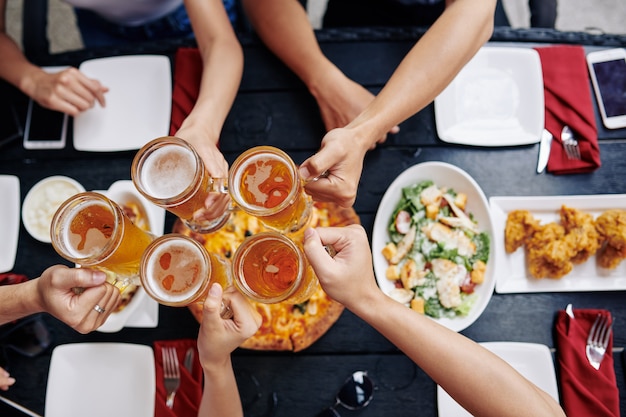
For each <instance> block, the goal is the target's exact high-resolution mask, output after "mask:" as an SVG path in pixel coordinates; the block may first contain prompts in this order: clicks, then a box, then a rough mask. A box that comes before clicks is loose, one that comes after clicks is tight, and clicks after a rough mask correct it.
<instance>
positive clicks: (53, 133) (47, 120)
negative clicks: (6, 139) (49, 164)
mask: <svg viewBox="0 0 626 417" xmlns="http://www.w3.org/2000/svg"><path fill="white" fill-rule="evenodd" d="M67 119H68V116H67V114H65V113H61V112H58V111H54V110H50V109H47V108H45V107H42V106H40V105H39V104H37V103H36V102H35V101H33V100H30V101H29V102H28V112H27V114H26V128H25V129H24V148H26V149H61V148H64V147H65V137H66V134H67Z"/></svg>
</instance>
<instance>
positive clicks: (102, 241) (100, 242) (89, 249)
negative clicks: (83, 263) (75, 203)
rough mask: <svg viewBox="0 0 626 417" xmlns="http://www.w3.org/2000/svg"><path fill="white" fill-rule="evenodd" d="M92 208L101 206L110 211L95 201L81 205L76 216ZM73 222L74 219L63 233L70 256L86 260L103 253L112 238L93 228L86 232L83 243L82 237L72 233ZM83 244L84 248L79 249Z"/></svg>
mask: <svg viewBox="0 0 626 417" xmlns="http://www.w3.org/2000/svg"><path fill="white" fill-rule="evenodd" d="M91 206H100V207H104V208H106V209H107V210H110V209H109V207H108V206H107V205H105V204H102V203H100V202H97V201H94V202H90V203H86V204H81V205H80V206H79V207H77V209H76V214H79V213H81V212H83V211H84V210H86V209H88V208H89V207H91ZM72 221H73V219H71V220H70V222H69V223H68V225H67V226H66V227H64V231H63V232H62V238H63V241H64V244H65V247H66V249H67V251H68V253H69V255H70V256H72V257H73V258H75V259H86V258H90V257H92V256H96V255H99V254H100V253H102V250H103V249H104V248H105V246H106V245H107V244H108V242H109V240H110V239H111V238H110V237H107V236H105V235H104V233H103V232H102V231H100V230H98V228H96V227H91V228H89V229H87V231H86V232H85V241H84V242H82V237H81V235H80V234H79V233H73V232H72V231H71V227H70V224H71V222H72ZM81 243H83V248H82V249H79V246H80V244H81Z"/></svg>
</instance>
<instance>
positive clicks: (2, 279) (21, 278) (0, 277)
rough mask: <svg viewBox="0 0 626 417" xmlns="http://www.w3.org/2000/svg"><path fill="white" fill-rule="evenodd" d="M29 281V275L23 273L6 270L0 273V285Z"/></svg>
mask: <svg viewBox="0 0 626 417" xmlns="http://www.w3.org/2000/svg"><path fill="white" fill-rule="evenodd" d="M26 281H28V277H27V276H26V275H23V274H16V273H13V272H5V273H3V274H0V285H13V284H20V283H22V282H26Z"/></svg>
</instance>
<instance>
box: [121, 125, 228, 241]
mask: <svg viewBox="0 0 626 417" xmlns="http://www.w3.org/2000/svg"><path fill="white" fill-rule="evenodd" d="M131 175H132V179H133V183H134V184H135V187H136V188H137V190H139V192H140V193H141V194H143V196H144V197H146V198H147V199H148V200H150V201H151V202H152V203H154V204H156V205H157V206H159V207H162V208H164V209H166V210H167V211H169V212H171V213H173V214H175V215H176V216H178V217H179V218H180V219H182V220H183V221H184V222H185V224H186V225H187V226H188V227H189V228H190V229H191V230H193V231H194V232H197V233H210V232H213V231H216V230H218V229H219V228H220V227H222V226H223V225H224V224H225V223H226V222H227V221H228V219H229V217H230V210H229V205H230V198H229V196H228V195H227V194H228V191H227V189H226V186H227V180H226V179H225V178H212V177H211V176H210V175H209V172H208V170H207V168H206V166H205V165H204V162H203V161H202V158H200V156H199V155H198V153H197V152H196V151H195V150H194V149H193V147H192V146H191V145H190V144H189V143H187V142H186V141H184V140H183V139H180V138H177V137H174V136H165V137H162V138H157V139H154V140H153V141H151V142H149V143H147V144H146V145H145V146H143V147H142V148H141V149H140V150H139V152H138V153H137V155H135V158H134V160H133V164H132V168H131ZM208 198H210V201H212V202H213V203H214V204H213V205H212V206H211V207H210V208H208V209H207V207H206V203H207V201H208V200H207V199H208Z"/></svg>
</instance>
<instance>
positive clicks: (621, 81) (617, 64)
mask: <svg viewBox="0 0 626 417" xmlns="http://www.w3.org/2000/svg"><path fill="white" fill-rule="evenodd" d="M592 65H593V71H594V72H595V75H596V80H597V82H598V89H599V90H600V95H601V97H602V103H603V105H604V110H605V114H606V116H607V117H615V116H623V115H626V59H623V58H621V59H615V60H612V61H605V62H595V63H593V64H592Z"/></svg>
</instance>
